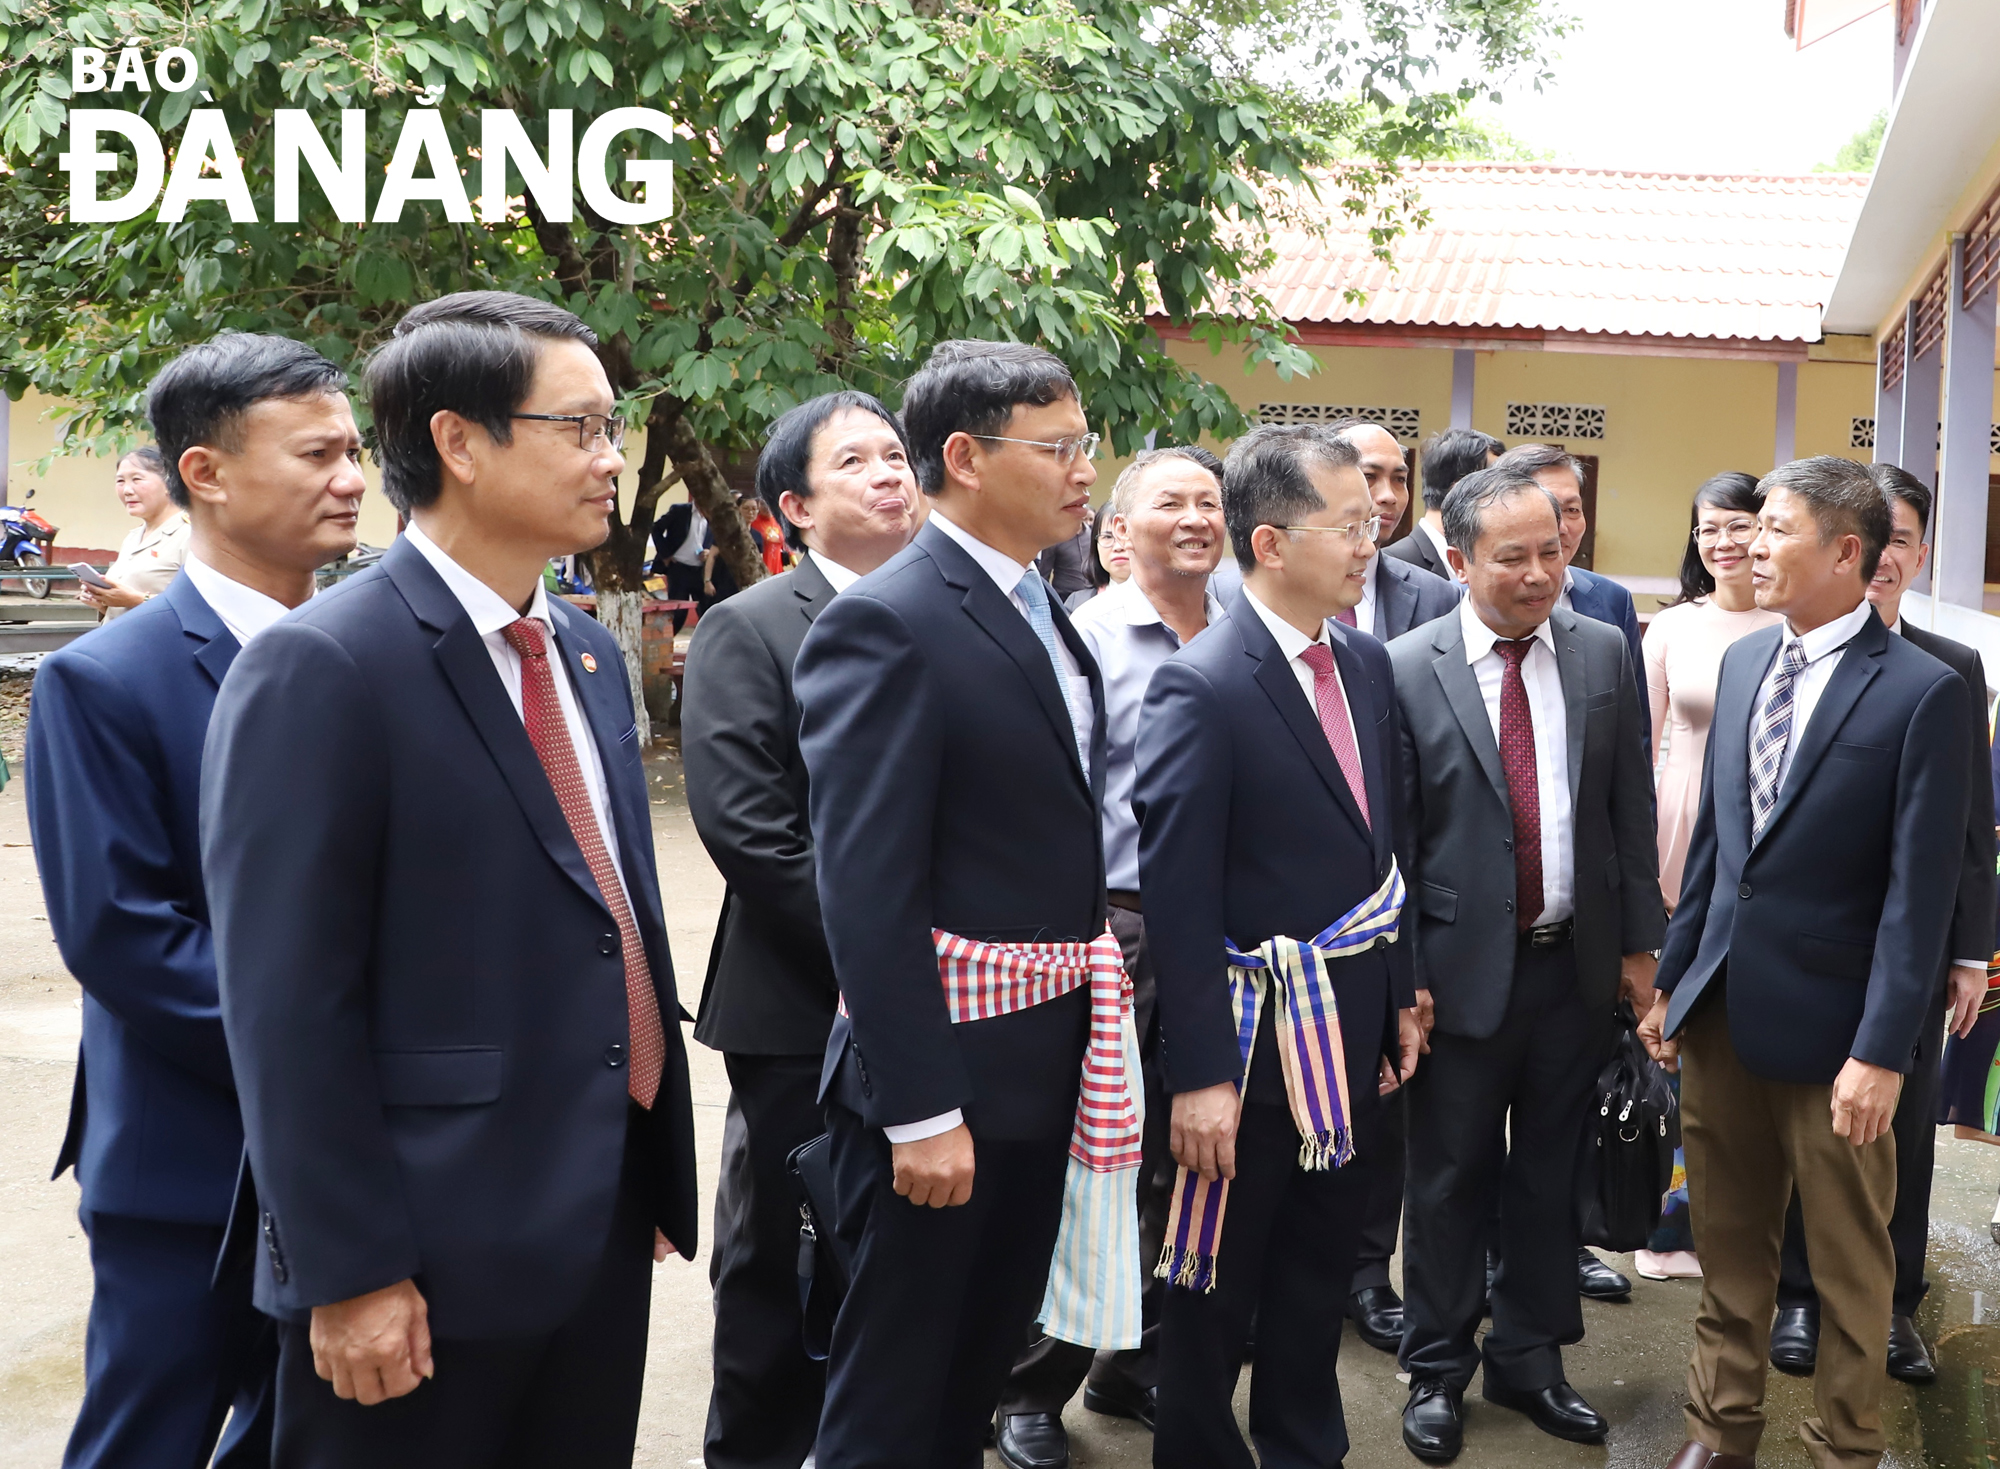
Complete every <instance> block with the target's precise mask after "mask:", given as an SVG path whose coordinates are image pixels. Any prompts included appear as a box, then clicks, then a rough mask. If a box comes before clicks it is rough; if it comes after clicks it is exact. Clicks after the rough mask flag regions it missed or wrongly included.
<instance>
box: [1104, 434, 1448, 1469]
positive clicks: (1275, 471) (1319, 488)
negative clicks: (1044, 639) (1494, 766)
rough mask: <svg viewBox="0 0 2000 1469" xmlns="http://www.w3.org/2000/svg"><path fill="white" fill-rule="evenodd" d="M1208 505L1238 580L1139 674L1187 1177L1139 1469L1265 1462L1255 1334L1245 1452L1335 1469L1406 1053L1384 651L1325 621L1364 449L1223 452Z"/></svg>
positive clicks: (1165, 1032)
mask: <svg viewBox="0 0 2000 1469" xmlns="http://www.w3.org/2000/svg"><path fill="white" fill-rule="evenodd" d="M1223 509H1224V513H1225V515H1226V516H1227V520H1228V525H1229V536H1230V542H1231V544H1232V545H1234V546H1235V547H1236V548H1237V559H1238V561H1239V562H1240V563H1241V565H1242V567H1243V573H1244V579H1243V587H1242V590H1241V591H1239V592H1238V593H1237V594H1236V597H1235V599H1234V600H1233V601H1232V602H1231V604H1230V609H1229V617H1228V620H1227V621H1225V622H1222V623H1220V624H1218V625H1217V626H1215V627H1213V628H1212V629H1210V630H1209V631H1208V632H1207V633H1205V634H1203V635H1202V636H1201V637H1199V638H1196V639H1194V640H1193V641H1191V642H1190V643H1188V645H1187V646H1186V647H1184V648H1182V649H1181V650H1180V651H1179V652H1178V653H1175V654H1174V655H1173V656H1172V657H1170V658H1169V659H1167V661H1166V662H1164V663H1162V664H1161V665H1160V669H1159V671H1158V672H1157V673H1155V674H1154V675H1153V681H1152V683H1151V685H1150V686H1149V687H1148V689H1147V691H1146V704H1145V711H1144V714H1143V715H1142V717H1141V721H1140V725H1139V758H1138V776H1137V782H1136V784H1135V787H1134V791H1133V799H1132V804H1133V809H1134V810H1135V811H1136V812H1137V813H1138V816H1139V832H1140V835H1139V866H1140V874H1141V877H1140V881H1141V890H1142V891H1143V892H1144V893H1145V894H1146V898H1147V926H1148V930H1149V933H1150V935H1151V938H1152V943H1153V955H1154V963H1155V965H1156V969H1157V974H1158V988H1159V1015H1160V1050H1161V1055H1162V1056H1163V1057H1164V1065H1165V1068H1166V1089H1167V1090H1168V1091H1169V1092H1171V1093H1172V1094H1173V1115H1172V1120H1171V1141H1172V1147H1173V1152H1174V1157H1175V1159H1176V1161H1178V1162H1179V1163H1180V1164H1181V1167H1182V1172H1181V1175H1180V1180H1179V1182H1178V1184H1177V1186H1176V1189H1175V1202H1174V1216H1173V1219H1172V1220H1170V1222H1169V1224H1168V1228H1167V1247H1168V1251H1169V1265H1168V1266H1167V1267H1163V1268H1168V1269H1169V1270H1170V1273H1169V1279H1170V1281H1171V1282H1172V1286H1173V1288H1171V1289H1169V1291H1168V1292H1167V1297H1166V1302H1165V1305H1164V1307H1163V1311H1162V1318H1161V1342H1160V1392H1159V1408H1158V1414H1159V1420H1158V1427H1157V1431H1156V1432H1155V1434H1154V1438H1153V1463H1154V1464H1155V1465H1158V1466H1161V1469H1175V1466H1188V1469H1225V1466H1227V1469H1237V1466H1241V1469H1250V1466H1251V1465H1252V1464H1253V1463H1254V1462H1256V1461H1254V1460H1253V1459H1252V1458H1251V1454H1250V1450H1249V1447H1248V1446H1247V1445H1245V1443H1244V1442H1243V1438H1242V1435H1241V1434H1240V1433H1239V1432H1238V1431H1237V1427H1236V1415H1235V1412H1234V1411H1233V1409H1232V1407H1231V1400H1232V1398H1233V1397H1234V1395H1235V1390H1236V1379H1237V1376H1238V1374H1239V1372H1240V1371H1241V1368H1242V1364H1243V1351H1244V1345H1245V1343H1246V1341H1247V1340H1248V1338H1249V1332H1250V1323H1251V1319H1252V1317H1253V1315H1254V1317H1255V1319H1256V1323H1257V1329H1256V1337H1257V1345H1256V1367H1255V1372H1254V1375H1253V1377H1252V1379H1251V1389H1250V1437H1251V1439H1252V1441H1254V1442H1255V1444H1256V1446H1257V1450H1258V1455H1259V1457H1260V1458H1261V1460H1262V1462H1264V1463H1266V1464H1284V1465H1287V1466H1298V1469H1307V1466H1317V1469H1334V1466H1336V1465H1338V1464H1339V1463H1340V1462H1341V1460H1342V1458H1343V1456H1344V1455H1345V1454H1346V1452H1347V1427H1346V1422H1345V1419H1344V1417H1343V1416H1342V1413H1341V1406H1340V1388H1339V1383H1338V1381H1337V1380H1336V1377H1335V1371H1334V1368H1335V1361H1336V1358H1337V1356H1338V1354H1339V1350H1340V1333H1341V1321H1342V1312H1341V1304H1342V1302H1343V1301H1344V1300H1345V1298H1346V1296H1347V1294H1348V1287H1349V1283H1350V1281H1351V1280H1352V1279H1353V1275H1354V1259H1355V1252H1356V1247H1357V1245H1358V1244H1359V1241H1360V1235H1361V1228H1362V1224H1363V1221H1364V1219H1365V1218H1366V1216H1367V1212H1368V1207H1369V1202H1370V1186H1371V1184H1372V1183H1373V1182H1374V1175H1375V1173H1376V1172H1377V1171H1378V1170H1380V1169H1381V1168H1382V1167H1384V1166H1385V1163H1386V1161H1387V1160H1385V1159H1384V1158H1383V1157H1382V1156H1381V1152H1382V1149H1383V1147H1384V1145H1385V1142H1386V1136H1385V1135H1386V1133H1387V1128H1386V1126H1385V1123H1384V1119H1383V1117H1382V1110H1381V1107H1380V1105H1379V1102H1378V1091H1380V1092H1388V1091H1392V1090H1394V1089H1395V1088H1396V1087H1397V1086H1399V1085H1400V1084H1401V1083H1402V1082H1403V1081H1404V1080H1405V1079H1407V1078H1408V1077H1409V1075H1410V1074H1411V1072H1412V1071H1413V1070H1414V1069H1415V1067H1416V1064H1417V1051H1418V1047H1419V1045H1420V1040H1419V1035H1418V1029H1417V1018H1416V1010H1415V1008H1414V1006H1415V1004H1416V993H1415V984H1414V980H1413V978H1412V968H1411V962H1410V948H1409V945H1408V944H1397V943H1395V942H1394V935H1395V933H1396V922H1397V915H1398V912H1399V910H1400V904H1401V879H1400V877H1399V876H1397V873H1396V857H1395V837H1396V818H1397V811H1398V802H1399V794H1400V793H1399V785H1400V748H1401V730H1400V724H1399V721H1398V716H1397V707H1396V697H1395V686H1394V682H1393V679H1392V676H1391V673H1390V668H1389V656H1388V654H1387V652H1386V651H1385V650H1384V649H1383V647H1382V645H1381V644H1380V643H1378V642H1376V641H1375V640H1374V639H1372V638H1368V637H1364V636H1362V635H1360V634H1359V633H1349V632H1348V631H1347V630H1346V629H1345V628H1343V627H1341V626H1340V625H1338V624H1337V623H1335V622H1332V621H1331V620H1330V619H1332V618H1334V617H1335V616H1336V615H1337V614H1338V613H1339V612H1341V611H1342V610H1344V609H1347V608H1351V607H1352V606H1353V605H1354V603H1355V602H1356V601H1358V600H1359V599H1360V596H1361V592H1362V581H1363V578H1364V577H1366V576H1367V574H1368V572H1369V569H1370V563H1371V562H1372V561H1373V560H1374V556H1375V549H1374V548H1375V541H1376V539H1377V537H1378V535H1379V533H1380V525H1379V521H1378V520H1377V518H1376V516H1375V507H1374V505H1373V504H1371V502H1370V497H1369V492H1368V487H1367V485H1366V483H1365V482H1364V481H1363V479H1362V476H1361V472H1360V470H1359V468H1358V467H1357V465H1356V455H1355V451H1354V447H1353V446H1352V445H1351V444H1349V443H1347V442H1346V441H1344V440H1343V439H1341V438H1337V437H1333V436H1329V435H1326V434H1323V433H1321V432H1319V431H1318V430H1316V429H1312V428H1304V427H1265V428H1260V429H1257V430H1255V431H1253V432H1252V433H1250V434H1248V435H1246V436H1245V437H1244V438H1242V439H1240V440H1238V441H1237V443H1236V446H1235V447H1234V448H1233V449H1231V450H1230V454H1229V458H1228V461H1227V463H1226V467H1225V469H1224V475H1223ZM1329 1001H1331V1004H1329ZM1253 1016H1254V1017H1255V1018H1254V1019H1247V1018H1246V1017H1253ZM1301 1062H1302V1063H1303V1064H1300V1063H1301ZM1316 1082H1317V1083H1320V1084H1321V1085H1320V1086H1318V1087H1316V1086H1315V1083H1316ZM1303 1159H1309V1160H1310V1161H1302V1160H1303ZM1204 1221H1206V1223H1207V1224H1208V1225H1211V1226H1212V1227H1211V1228H1204Z"/></svg>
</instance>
